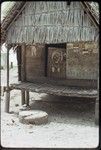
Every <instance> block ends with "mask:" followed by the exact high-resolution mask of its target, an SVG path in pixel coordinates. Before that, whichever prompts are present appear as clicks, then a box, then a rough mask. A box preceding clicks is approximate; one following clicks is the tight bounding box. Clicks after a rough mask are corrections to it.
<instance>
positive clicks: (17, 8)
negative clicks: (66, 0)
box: [1, 1, 99, 44]
mask: <svg viewBox="0 0 101 150" xmlns="http://www.w3.org/2000/svg"><path fill="white" fill-rule="evenodd" d="M26 3H28V2H24V1H20V2H14V3H13V4H12V7H11V8H10V10H9V11H7V14H6V16H5V17H4V19H3V20H2V23H1V44H2V43H4V42H5V41H6V33H7V32H6V31H7V30H8V27H9V25H10V24H11V23H12V21H13V20H14V18H16V17H17V16H18V15H19V14H20V12H21V11H22V10H23V8H24V6H25V5H26ZM81 3H82V6H83V8H84V9H85V11H86V12H87V13H88V14H89V15H90V17H91V19H92V21H93V22H94V23H95V24H96V25H97V26H98V24H99V16H98V13H96V12H95V10H94V9H93V7H92V6H91V5H90V3H89V2H81ZM29 19H30V18H29ZM29 28H33V26H32V27H29ZM25 29H26V30H27V31H29V32H30V33H28V37H25V38H26V40H25V41H27V42H28V38H29V35H32V32H31V31H30V30H28V28H26V27H25ZM21 30H22V29H21ZM26 30H24V33H25V32H26ZM32 30H33V29H32ZM41 30H42V31H41ZM52 30H54V31H55V28H54V29H52ZM60 30H61V32H62V29H61V28H60V29H59V33H60ZM45 31H46V28H45V29H44V28H42V29H41V28H40V30H38V32H39V34H37V35H38V37H39V35H40V34H41V33H45ZM75 31H76V32H77V30H75ZM12 32H13V30H12ZM15 32H16V31H15ZM19 32H20V27H19ZM48 32H49V33H50V32H51V31H50V28H49V30H48V28H47V33H48ZM55 32H56V33H58V32H57V29H56V31H55ZM66 32H67V31H66ZM90 32H91V31H90ZM20 33H21V32H20ZM22 33H23V32H22ZM64 33H65V32H64ZM14 34H15V33H14ZM55 35H56V34H55ZM76 35H78V33H76ZM52 36H53V35H52ZM42 37H43V36H42ZM53 37H54V36H53ZM9 38H10V37H9ZM19 38H21V36H20V37H19ZM19 38H18V39H19ZM35 38H37V37H35ZM40 38H41V35H40ZM22 39H23V38H22ZM33 40H34V42H36V41H37V40H35V39H30V42H32V41H33ZM42 40H43V38H41V40H40V41H42ZM53 41H54V39H53ZM21 42H23V40H22V41H21ZM42 42H44V41H42ZM56 42H57V41H56Z"/></svg>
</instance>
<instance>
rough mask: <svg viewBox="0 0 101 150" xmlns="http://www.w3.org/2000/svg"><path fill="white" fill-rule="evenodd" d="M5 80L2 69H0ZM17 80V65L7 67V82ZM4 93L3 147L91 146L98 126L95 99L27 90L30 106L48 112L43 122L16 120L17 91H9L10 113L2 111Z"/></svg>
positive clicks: (95, 143)
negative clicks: (41, 123)
mask: <svg viewBox="0 0 101 150" xmlns="http://www.w3.org/2000/svg"><path fill="white" fill-rule="evenodd" d="M1 82H2V84H5V83H6V71H4V70H2V71H1ZM13 82H17V69H16V68H14V69H11V70H10V83H13ZM4 102H5V95H4V96H1V145H2V146H3V147H20V148H21V147H27V148H28V147H30V148H34V147H37V148H38V147H41V148H45V147H47V148H95V147H97V146H98V143H99V128H98V126H96V125H95V124H94V105H95V101H94V100H90V99H77V98H68V97H57V96H51V95H46V94H44V93H42V94H38V93H30V109H32V110H43V111H46V112H47V113H48V115H49V119H48V124H46V125H26V124H22V123H20V122H19V119H18V111H19V108H20V107H21V97H20V91H17V90H13V91H11V100H10V114H7V113H5V112H4Z"/></svg>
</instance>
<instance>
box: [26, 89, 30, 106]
mask: <svg viewBox="0 0 101 150" xmlns="http://www.w3.org/2000/svg"><path fill="white" fill-rule="evenodd" d="M26 104H27V106H29V91H26Z"/></svg>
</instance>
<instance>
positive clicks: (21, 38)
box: [7, 1, 98, 44]
mask: <svg viewBox="0 0 101 150" xmlns="http://www.w3.org/2000/svg"><path fill="white" fill-rule="evenodd" d="M96 38H98V28H97V27H95V26H94V24H93V23H92V21H91V20H90V18H89V16H88V15H87V14H86V13H85V12H84V10H83V8H82V5H81V4H80V2H71V4H70V5H67V2H43V1H41V2H26V6H25V8H24V9H23V11H22V13H21V14H20V15H19V16H18V18H17V19H16V20H15V21H14V22H13V23H12V25H11V26H10V27H9V30H8V34H7V42H8V43H22V42H25V43H27V44H32V43H63V42H74V41H92V40H93V41H95V40H96Z"/></svg>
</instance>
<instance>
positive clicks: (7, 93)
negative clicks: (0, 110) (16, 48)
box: [5, 45, 10, 113]
mask: <svg viewBox="0 0 101 150" xmlns="http://www.w3.org/2000/svg"><path fill="white" fill-rule="evenodd" d="M9 50H10V47H9V45H7V86H6V99H5V112H7V113H9V103H10V90H9Z"/></svg>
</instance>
